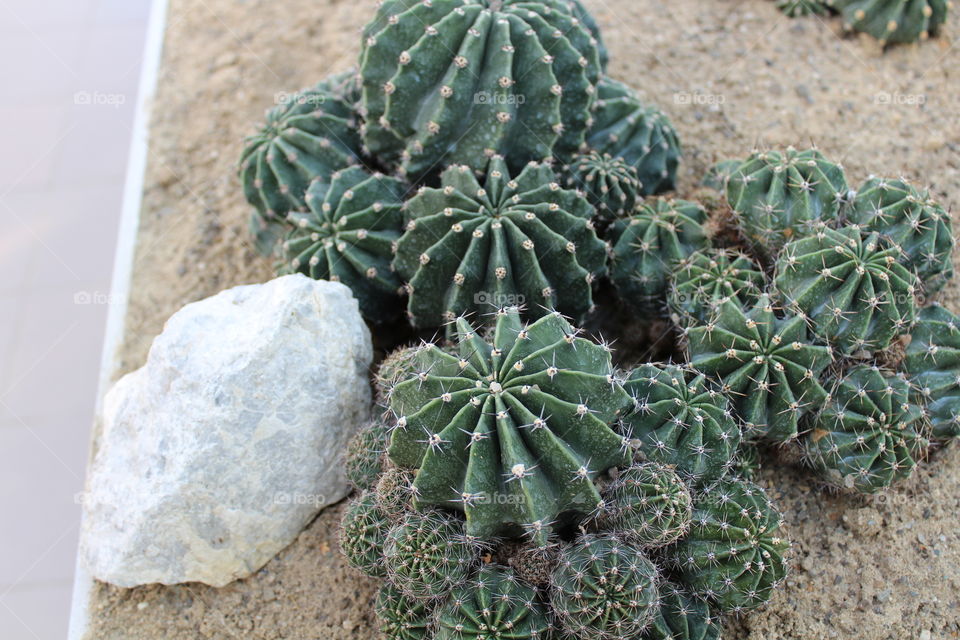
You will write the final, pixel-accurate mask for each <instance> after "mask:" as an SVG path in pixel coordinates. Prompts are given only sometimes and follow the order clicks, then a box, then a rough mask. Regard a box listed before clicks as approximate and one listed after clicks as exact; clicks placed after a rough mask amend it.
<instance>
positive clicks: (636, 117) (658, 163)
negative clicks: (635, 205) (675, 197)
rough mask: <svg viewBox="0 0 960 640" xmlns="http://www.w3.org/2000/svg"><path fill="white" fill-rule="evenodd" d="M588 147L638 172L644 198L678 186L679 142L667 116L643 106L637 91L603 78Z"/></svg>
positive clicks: (594, 110) (598, 89)
mask: <svg viewBox="0 0 960 640" xmlns="http://www.w3.org/2000/svg"><path fill="white" fill-rule="evenodd" d="M586 148H589V149H594V150H596V151H599V152H600V153H608V154H610V155H611V156H614V157H619V158H622V159H623V160H624V162H626V163H627V164H628V165H630V166H632V167H633V168H634V169H636V172H637V177H638V178H639V179H640V193H641V194H642V195H644V196H648V195H654V194H658V193H663V192H665V191H670V190H672V189H674V188H675V187H676V183H677V167H678V166H679V164H680V155H681V151H680V140H679V139H678V138H677V132H676V130H674V128H673V125H672V124H670V120H669V118H667V116H666V114H664V113H663V112H662V111H660V110H659V109H657V108H656V107H647V106H644V105H643V104H641V102H640V100H639V98H638V97H637V94H636V92H635V91H634V90H633V89H631V88H630V87H628V86H627V85H625V84H623V83H622V82H618V81H617V80H614V79H612V78H609V77H607V76H604V77H603V78H602V79H601V80H600V84H599V85H598V86H597V102H596V105H595V106H594V108H593V124H592V125H591V127H590V130H589V131H588V132H587V141H586Z"/></svg>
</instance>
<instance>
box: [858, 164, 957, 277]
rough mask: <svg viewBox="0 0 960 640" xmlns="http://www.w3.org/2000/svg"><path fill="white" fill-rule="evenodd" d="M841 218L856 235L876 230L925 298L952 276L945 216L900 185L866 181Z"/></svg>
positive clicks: (950, 239) (925, 195) (950, 241)
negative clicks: (854, 228) (855, 229)
mask: <svg viewBox="0 0 960 640" xmlns="http://www.w3.org/2000/svg"><path fill="white" fill-rule="evenodd" d="M844 219H845V220H846V222H847V223H848V224H851V225H855V226H857V227H859V228H860V230H861V231H865V232H870V231H877V232H879V233H880V235H881V236H883V237H884V238H885V239H886V240H888V241H889V242H890V243H892V244H893V245H894V246H895V247H896V248H897V249H899V250H900V253H901V258H900V261H901V262H903V264H904V265H906V266H907V267H908V268H909V269H910V270H911V271H913V272H914V273H916V274H917V276H918V278H919V281H920V284H921V285H922V286H923V290H924V292H925V293H926V294H928V295H929V294H932V293H936V292H937V291H939V290H940V289H941V288H942V287H943V285H944V284H946V282H947V280H949V279H950V278H952V277H953V261H952V260H951V259H950V258H951V254H952V253H953V245H954V239H953V229H952V225H951V224H950V214H949V213H947V212H946V211H944V209H943V207H941V206H940V205H939V204H937V202H936V201H935V200H933V199H932V198H931V197H930V194H929V193H928V192H926V191H920V190H919V189H917V188H916V187H914V186H913V185H911V184H910V183H908V182H907V181H906V180H903V179H899V180H891V179H887V178H870V179H869V180H867V181H866V182H865V183H864V184H863V186H861V187H860V190H859V191H857V195H856V198H854V200H853V202H852V203H851V205H850V207H848V208H847V209H846V210H845V214H844Z"/></svg>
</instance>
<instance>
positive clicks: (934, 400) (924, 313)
mask: <svg viewBox="0 0 960 640" xmlns="http://www.w3.org/2000/svg"><path fill="white" fill-rule="evenodd" d="M911 338H912V340H911V341H910V344H909V345H908V346H907V352H906V355H905V357H904V359H903V363H902V365H901V367H902V369H903V371H904V372H906V374H907V376H908V377H909V380H910V382H911V383H912V384H913V389H914V391H913V395H914V399H915V401H916V402H917V403H918V404H922V405H924V406H925V407H926V410H927V414H928V416H929V418H930V426H931V430H932V434H933V436H934V437H935V438H941V439H945V438H957V437H960V318H958V317H957V316H955V315H954V314H952V313H950V312H949V311H947V310H946V309H944V308H943V307H941V306H940V305H932V306H930V307H927V308H925V309H922V310H921V311H920V315H919V318H918V320H917V325H916V327H914V329H913V332H912V333H911Z"/></svg>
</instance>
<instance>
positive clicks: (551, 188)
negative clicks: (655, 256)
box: [394, 156, 606, 327]
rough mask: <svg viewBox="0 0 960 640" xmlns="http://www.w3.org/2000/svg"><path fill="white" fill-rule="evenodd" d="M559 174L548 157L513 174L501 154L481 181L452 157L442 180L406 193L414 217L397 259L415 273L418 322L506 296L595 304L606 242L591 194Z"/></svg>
mask: <svg viewBox="0 0 960 640" xmlns="http://www.w3.org/2000/svg"><path fill="white" fill-rule="evenodd" d="M557 181H558V178H557V177H556V175H555V174H554V173H553V171H552V170H551V169H550V167H548V166H547V165H543V164H531V165H528V166H527V167H526V168H524V169H523V171H522V172H521V173H520V174H519V175H518V176H517V178H516V179H515V180H511V179H510V174H509V171H508V169H507V166H506V162H505V161H504V160H503V158H501V157H499V156H498V157H495V158H493V159H492V160H491V162H490V164H489V166H488V169H487V176H486V181H485V183H484V185H483V186H481V185H480V183H479V182H478V181H477V179H476V177H475V176H474V174H473V172H472V171H471V170H470V168H468V167H466V166H456V167H450V168H449V169H447V170H446V171H445V172H444V173H443V177H442V187H441V188H439V189H432V188H423V189H421V191H420V192H419V193H418V194H417V195H416V196H415V197H414V198H412V199H411V200H410V201H409V202H408V203H407V215H408V216H409V218H410V222H409V224H408V226H407V230H406V232H405V233H404V234H403V237H402V238H401V239H400V242H399V243H398V244H397V256H396V259H395V261H394V265H395V266H396V268H397V271H398V272H399V274H400V276H401V277H403V278H404V279H405V280H406V281H407V282H409V286H408V289H409V292H410V301H409V305H408V313H409V315H410V318H411V321H412V322H413V323H414V325H415V326H418V327H435V326H439V325H441V324H443V323H447V322H451V321H452V320H453V319H454V318H456V317H457V316H460V315H463V314H465V313H469V312H478V313H480V314H483V315H484V316H486V315H489V314H490V312H491V311H493V310H494V309H496V308H498V307H501V306H506V305H525V308H526V313H528V314H529V315H532V316H536V315H543V314H544V313H546V312H547V311H546V309H549V308H555V309H558V310H560V311H562V312H563V313H566V314H569V315H571V316H574V317H577V318H579V317H581V316H583V315H584V314H586V313H587V312H588V311H589V310H590V309H591V308H592V307H593V297H592V293H591V289H592V283H593V281H594V279H595V278H597V277H598V276H601V275H603V274H604V272H605V269H606V246H605V245H604V243H603V241H602V240H600V239H599V238H597V235H596V233H595V232H594V230H593V224H592V223H591V221H590V218H591V217H592V216H593V214H594V209H593V207H591V206H590V203H589V202H587V200H586V198H584V197H582V196H581V195H579V194H578V193H577V192H576V191H574V190H568V189H562V188H561V187H560V185H559V184H558V182H557Z"/></svg>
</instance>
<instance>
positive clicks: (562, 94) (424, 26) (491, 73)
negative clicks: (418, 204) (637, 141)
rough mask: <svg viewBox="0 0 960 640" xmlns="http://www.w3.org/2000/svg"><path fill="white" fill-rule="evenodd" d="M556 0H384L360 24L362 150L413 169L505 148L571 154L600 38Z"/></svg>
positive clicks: (416, 172)
mask: <svg viewBox="0 0 960 640" xmlns="http://www.w3.org/2000/svg"><path fill="white" fill-rule="evenodd" d="M584 14H585V10H584V9H583V8H582V7H581V6H577V5H572V4H571V3H569V2H564V1H562V0H537V1H535V2H521V1H520V0H433V1H432V2H420V1H419V0H386V1H385V2H382V3H381V4H380V8H379V10H378V11H377V15H376V17H375V18H374V19H373V21H372V22H371V23H370V24H368V25H367V26H366V28H365V29H364V42H363V49H362V52H361V58H360V59H361V62H360V73H361V75H362V78H363V93H362V96H363V98H362V105H363V113H364V117H365V121H366V122H365V125H364V128H363V140H364V143H365V144H366V147H367V148H368V149H369V151H370V153H371V154H372V155H374V156H376V157H377V158H380V159H381V160H382V161H384V162H387V163H388V164H396V165H398V168H399V170H400V172H401V173H403V174H406V175H409V176H410V177H411V178H414V179H416V178H419V177H420V176H422V175H424V174H427V173H429V172H430V171H432V170H435V169H440V168H443V167H444V166H446V165H447V164H459V163H468V164H470V163H476V162H477V159H478V158H484V157H490V156H492V155H494V154H502V155H504V156H506V157H507V158H509V161H510V163H511V166H512V168H513V169H515V170H516V169H519V168H521V167H522V166H523V165H524V164H526V163H527V162H528V161H530V160H536V161H540V160H543V159H545V158H548V157H550V156H551V155H556V156H559V157H568V156H570V155H572V154H573V153H575V152H576V150H577V149H578V147H579V146H580V144H581V143H582V142H583V140H584V133H585V131H586V128H587V126H588V120H589V117H590V108H591V106H592V105H593V103H594V101H595V99H596V95H595V94H596V84H597V82H598V80H599V78H600V73H601V62H600V52H599V48H598V42H597V40H596V39H595V38H594V37H593V35H592V34H591V32H590V28H589V27H590V24H584V23H583V22H582V21H581V20H580V18H579V16H582V15H584Z"/></svg>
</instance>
